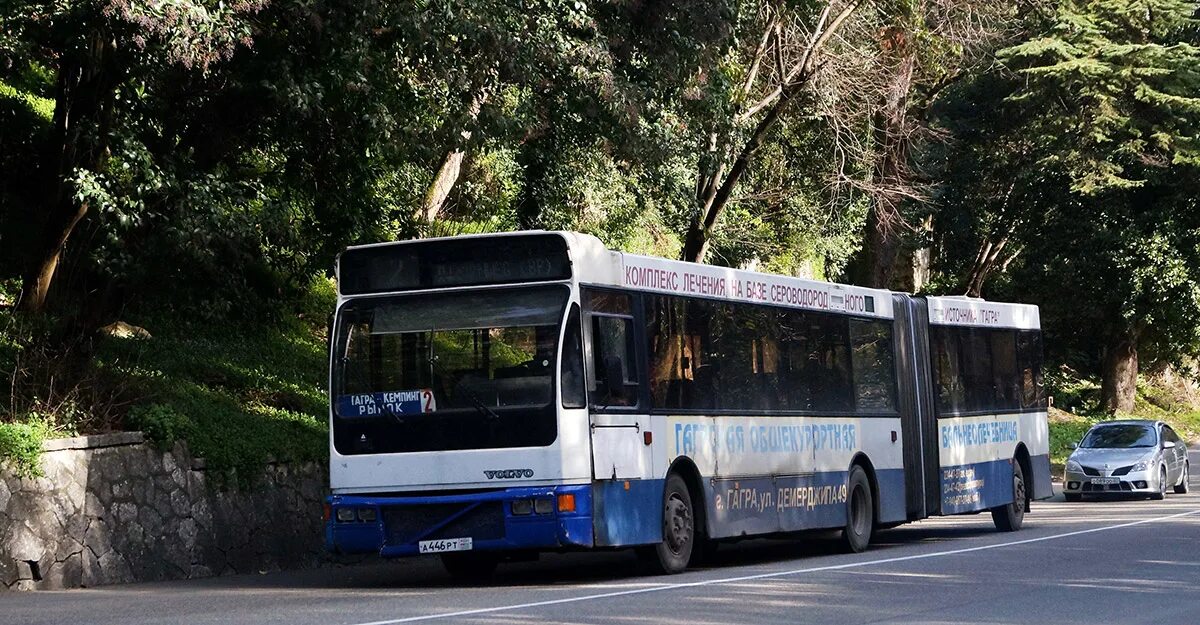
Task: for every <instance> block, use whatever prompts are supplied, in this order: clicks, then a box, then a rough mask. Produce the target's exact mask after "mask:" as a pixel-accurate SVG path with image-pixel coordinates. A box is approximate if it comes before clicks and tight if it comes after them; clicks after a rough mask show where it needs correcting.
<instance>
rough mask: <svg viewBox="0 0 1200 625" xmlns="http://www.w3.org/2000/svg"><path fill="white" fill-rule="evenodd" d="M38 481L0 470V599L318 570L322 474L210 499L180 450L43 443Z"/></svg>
mask: <svg viewBox="0 0 1200 625" xmlns="http://www.w3.org/2000/svg"><path fill="white" fill-rule="evenodd" d="M45 450H46V451H45V453H44V454H42V469H43V470H44V472H45V476H44V477H39V478H35V479H29V478H17V477H15V476H13V475H12V474H11V473H9V472H7V471H5V470H3V469H0V591H2V590H4V589H13V590H33V589H56V588H73V587H80V586H96V585H100V584H115V583H124V582H135V581H152V580H167V579H184V578H192V577H209V576H213V575H225V574H232V573H248V572H255V571H273V570H279V569H286V568H303V567H311V566H316V565H318V564H320V563H322V562H324V561H326V558H325V556H324V553H323V545H322V542H323V534H322V522H321V509H322V508H321V506H322V502H323V501H324V498H325V495H326V487H327V484H328V479H327V469H326V467H324V466H320V465H316V464H305V465H300V466H289V465H285V464H272V465H268V466H267V467H266V468H265V471H264V475H263V477H262V479H261V480H260V481H259V483H258V484H257V485H256V486H255V487H253V488H252V489H249V490H236V489H233V490H227V489H217V488H214V487H213V486H212V485H211V484H210V480H209V477H208V474H207V472H206V471H205V470H204V463H203V461H202V460H200V459H194V458H192V457H191V455H190V454H189V453H188V451H187V449H186V447H185V446H184V445H176V446H175V448H174V449H172V450H171V451H165V452H164V451H160V450H156V449H154V448H153V447H151V446H150V445H148V444H147V443H146V442H145V440H144V437H143V436H142V434H141V433H137V432H124V433H118V434H107V435H100V436H88V437H80V438H72V439H62V440H56V441H47V443H46V446H45Z"/></svg>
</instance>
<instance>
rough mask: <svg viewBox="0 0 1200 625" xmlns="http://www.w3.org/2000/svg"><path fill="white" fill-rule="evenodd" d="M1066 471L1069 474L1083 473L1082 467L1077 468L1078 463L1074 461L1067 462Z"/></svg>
mask: <svg viewBox="0 0 1200 625" xmlns="http://www.w3.org/2000/svg"><path fill="white" fill-rule="evenodd" d="M1067 470H1068V471H1070V472H1071V473H1083V467H1081V466H1079V463H1078V462H1075V461H1074V460H1068V461H1067Z"/></svg>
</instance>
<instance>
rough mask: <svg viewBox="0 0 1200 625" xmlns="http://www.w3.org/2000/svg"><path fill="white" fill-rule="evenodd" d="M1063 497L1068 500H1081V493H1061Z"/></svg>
mask: <svg viewBox="0 0 1200 625" xmlns="http://www.w3.org/2000/svg"><path fill="white" fill-rule="evenodd" d="M1063 499H1066V500H1067V501H1070V502H1075V501H1081V500H1083V495H1080V494H1079V493H1063Z"/></svg>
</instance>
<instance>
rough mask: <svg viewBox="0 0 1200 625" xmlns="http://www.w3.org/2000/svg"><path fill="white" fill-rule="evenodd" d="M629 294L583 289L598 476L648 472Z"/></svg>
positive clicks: (609, 477)
mask: <svg viewBox="0 0 1200 625" xmlns="http://www.w3.org/2000/svg"><path fill="white" fill-rule="evenodd" d="M636 303H638V302H635V301H633V298H631V297H630V296H629V295H628V294H625V293H614V292H607V291H593V290H590V289H589V290H587V291H584V304H585V315H584V337H585V338H584V345H585V348H584V349H585V354H584V355H585V361H586V363H587V367H586V369H587V385H588V396H589V398H590V403H591V411H590V415H591V417H590V418H591V437H592V441H591V442H592V463H593V475H594V476H595V478H596V479H597V480H623V479H640V478H644V477H651V476H652V469H653V468H652V466H651V460H652V457H653V456H652V454H651V453H650V450H651V448H650V444H651V443H652V441H653V439H652V438H651V437H648V436H646V432H648V431H649V428H650V422H649V421H650V420H649V417H648V416H647V415H645V414H642V413H641V411H640V410H639V406H640V405H641V403H642V402H641V384H640V378H641V376H640V374H639V371H638V369H639V366H638V363H639V362H641V361H640V359H639V353H640V352H639V347H638V343H639V341H638V340H637V335H638V332H637V327H636V324H634V322H633V319H634V314H633V312H634V311H633V307H634V305H635V304H636Z"/></svg>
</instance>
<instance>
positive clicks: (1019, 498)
mask: <svg viewBox="0 0 1200 625" xmlns="http://www.w3.org/2000/svg"><path fill="white" fill-rule="evenodd" d="M1012 465H1013V478H1012V479H1013V500H1012V503H1009V504H1005V505H1003V506H996V507H995V508H992V522H993V523H995V524H996V529H998V530H1000V531H1002V532H1015V531H1017V530H1019V529H1021V525H1022V524H1023V523H1024V522H1025V503H1026V501H1027V495H1026V494H1025V472H1024V471H1022V470H1021V463H1020V462H1017V461H1016V459H1015V458H1014V459H1013V461H1012Z"/></svg>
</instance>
